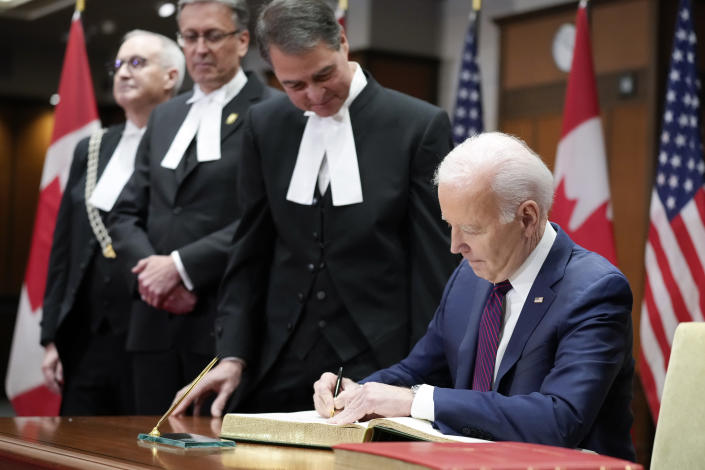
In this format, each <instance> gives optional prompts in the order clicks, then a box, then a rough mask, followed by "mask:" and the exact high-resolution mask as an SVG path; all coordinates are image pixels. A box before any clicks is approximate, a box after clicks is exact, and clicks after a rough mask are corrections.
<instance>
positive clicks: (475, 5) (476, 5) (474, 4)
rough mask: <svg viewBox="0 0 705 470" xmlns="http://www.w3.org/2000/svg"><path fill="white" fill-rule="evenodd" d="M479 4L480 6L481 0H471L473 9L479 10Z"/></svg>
mask: <svg viewBox="0 0 705 470" xmlns="http://www.w3.org/2000/svg"><path fill="white" fill-rule="evenodd" d="M481 6H482V0H472V9H473V10H474V11H480V7H481Z"/></svg>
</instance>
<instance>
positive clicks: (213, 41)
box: [176, 29, 241, 47]
mask: <svg viewBox="0 0 705 470" xmlns="http://www.w3.org/2000/svg"><path fill="white" fill-rule="evenodd" d="M240 32H241V30H240V29H236V30H235V31H231V32H229V33H226V32H224V31H221V30H219V29H209V30H208V31H206V32H203V33H197V32H195V31H187V32H185V33H181V32H178V33H176V42H178V43H179V46H181V47H186V46H193V45H195V44H196V43H197V42H198V39H199V38H203V40H204V41H205V42H207V43H208V44H210V45H211V46H215V45H217V44H218V43H220V42H221V41H223V40H224V39H225V38H226V37H228V36H235V35H236V34H238V33H240Z"/></svg>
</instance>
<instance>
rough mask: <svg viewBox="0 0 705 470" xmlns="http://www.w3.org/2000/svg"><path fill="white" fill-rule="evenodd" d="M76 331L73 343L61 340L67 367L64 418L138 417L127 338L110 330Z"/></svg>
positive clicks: (61, 355) (60, 354)
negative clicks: (133, 415) (135, 411)
mask: <svg viewBox="0 0 705 470" xmlns="http://www.w3.org/2000/svg"><path fill="white" fill-rule="evenodd" d="M80 330H81V331H76V330H74V331H72V332H71V333H72V335H71V338H70V340H69V339H65V340H63V341H60V340H59V339H57V348H58V350H59V357H60V358H61V361H62V364H63V366H64V387H63V390H62V393H61V396H62V398H61V411H60V413H61V415H62V416H90V415H94V416H101V415H102V416H109V415H129V414H134V390H133V387H132V368H131V361H130V356H129V354H128V353H127V352H126V351H125V335H124V334H115V333H113V332H111V331H107V330H106V329H103V328H101V329H99V330H98V331H97V332H95V333H91V332H90V330H89V329H88V328H87V327H86V326H83V327H80Z"/></svg>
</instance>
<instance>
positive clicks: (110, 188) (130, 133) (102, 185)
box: [88, 120, 146, 212]
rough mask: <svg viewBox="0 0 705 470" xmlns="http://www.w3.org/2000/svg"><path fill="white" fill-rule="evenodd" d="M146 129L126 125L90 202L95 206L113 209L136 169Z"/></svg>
mask: <svg viewBox="0 0 705 470" xmlns="http://www.w3.org/2000/svg"><path fill="white" fill-rule="evenodd" d="M145 129H146V128H145V127H143V128H142V129H140V128H139V127H137V126H136V125H135V124H134V123H132V121H129V120H128V121H127V122H126V123H125V129H124V130H123V131H122V137H120V142H118V144H117V147H115V151H114V152H113V154H112V156H111V157H110V160H109V161H108V165H107V166H106V167H105V170H103V174H102V175H100V179H99V180H98V183H96V186H95V189H94V190H93V194H92V195H91V198H90V199H89V200H88V202H90V203H91V204H93V206H95V207H97V208H98V209H100V210H103V211H106V212H108V211H110V210H111V209H112V208H113V205H115V201H117V198H118V196H120V193H121V192H122V188H123V187H124V186H125V184H126V183H127V181H128V180H129V179H130V176H132V172H133V171H134V169H135V154H136V153H137V147H138V146H139V144H140V139H141V138H142V135H143V134H144V131H145Z"/></svg>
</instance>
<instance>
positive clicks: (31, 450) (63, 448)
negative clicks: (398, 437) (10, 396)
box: [0, 416, 333, 470]
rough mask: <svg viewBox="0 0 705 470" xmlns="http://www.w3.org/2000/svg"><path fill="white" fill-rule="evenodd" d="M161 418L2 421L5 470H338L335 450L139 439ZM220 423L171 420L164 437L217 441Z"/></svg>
mask: <svg viewBox="0 0 705 470" xmlns="http://www.w3.org/2000/svg"><path fill="white" fill-rule="evenodd" d="M157 420H158V417H156V416H155V417H150V416H120V417H76V418H50V417H42V418H0V468H2V469H6V468H7V469H18V470H26V469H36V468H51V469H68V468H80V469H108V468H109V469H154V468H164V469H191V468H193V469H204V468H205V469H230V468H252V469H256V468H262V469H309V468H313V469H323V470H325V469H332V468H333V452H332V451H329V450H318V449H303V448H295V447H283V446H269V445H259V444H247V443H238V444H237V445H236V446H235V447H234V448H230V449H222V450H221V449H216V450H213V449H195V450H194V449H189V450H184V449H180V448H175V447H170V446H162V445H155V444H148V443H145V442H142V441H138V440H137V435H138V434H139V433H147V432H149V431H150V430H151V429H152V427H153V426H154V424H155V423H156V422H157ZM220 423H221V420H220V419H211V418H206V417H184V418H169V421H168V422H165V423H164V424H163V425H162V426H160V428H159V430H160V431H161V432H162V433H167V432H189V433H195V434H203V435H206V436H212V437H215V436H217V435H218V433H219V432H220Z"/></svg>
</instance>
